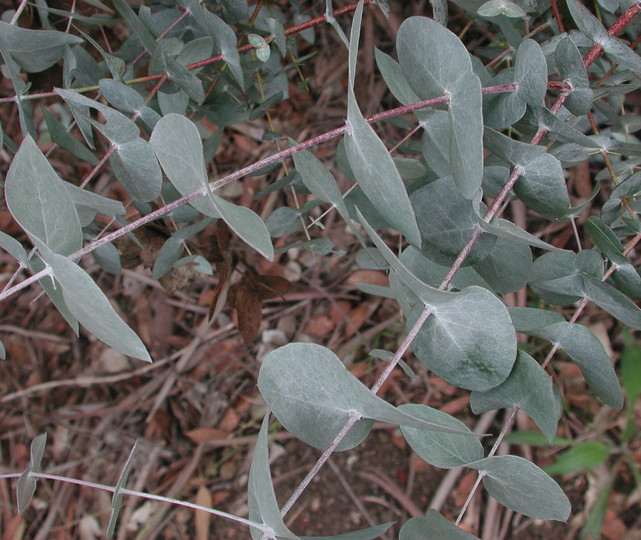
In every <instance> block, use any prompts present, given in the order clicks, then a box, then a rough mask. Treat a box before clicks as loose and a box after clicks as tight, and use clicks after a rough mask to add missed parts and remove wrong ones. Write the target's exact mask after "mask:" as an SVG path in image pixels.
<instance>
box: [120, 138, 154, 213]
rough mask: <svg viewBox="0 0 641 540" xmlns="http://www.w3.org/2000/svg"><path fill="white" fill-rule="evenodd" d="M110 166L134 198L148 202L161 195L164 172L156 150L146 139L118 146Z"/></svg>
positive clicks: (137, 139)
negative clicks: (159, 163)
mask: <svg viewBox="0 0 641 540" xmlns="http://www.w3.org/2000/svg"><path fill="white" fill-rule="evenodd" d="M109 164H110V165H111V167H112V169H113V171H114V174H115V175H116V177H117V178H118V180H120V181H121V182H122V185H123V186H124V187H125V189H126V190H127V193H129V195H131V197H132V198H134V199H136V200H139V201H143V202H148V201H153V200H154V199H155V198H156V197H158V195H160V191H161V190H162V172H161V170H160V166H159V165H158V160H157V159H156V155H155V153H154V150H153V149H152V147H151V146H150V144H149V143H148V142H147V141H145V140H144V139H141V138H136V139H134V140H133V141H129V142H126V143H123V144H118V145H117V146H116V150H115V151H114V152H113V153H112V154H111V157H110V158H109Z"/></svg>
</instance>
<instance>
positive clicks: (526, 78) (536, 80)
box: [514, 39, 548, 107]
mask: <svg viewBox="0 0 641 540" xmlns="http://www.w3.org/2000/svg"><path fill="white" fill-rule="evenodd" d="M547 75H548V69H547V64H546V62H545V56H544V54H543V51H542V50H541V46H540V45H539V44H538V43H537V42H536V41H534V40H533V39H526V40H525V41H524V42H523V43H521V45H519V48H518V50H517V51H516V66H515V71H514V76H515V82H516V84H517V87H516V93H517V94H518V95H519V96H520V97H521V98H522V99H523V100H524V101H525V102H526V103H527V104H528V105H530V106H532V107H540V106H541V105H542V104H543V98H544V97H545V93H546V91H547Z"/></svg>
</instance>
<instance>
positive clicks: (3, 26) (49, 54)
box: [0, 21, 82, 73]
mask: <svg viewBox="0 0 641 540" xmlns="http://www.w3.org/2000/svg"><path fill="white" fill-rule="evenodd" d="M0 34H2V35H3V38H4V39H5V40H6V43H7V46H8V49H9V53H10V54H11V57H12V58H13V59H14V60H15V61H16V62H17V63H18V64H19V65H20V67H21V68H22V69H23V70H24V71H27V72H29V73H37V72H39V71H44V70H45V69H47V68H49V67H51V66H53V65H54V64H55V63H56V62H57V61H58V60H60V59H61V58H62V57H63V56H64V54H65V47H67V46H72V45H78V44H80V43H82V38H80V37H78V36H74V35H72V34H68V33H65V32H57V31H54V30H28V29H26V28H21V27H19V26H17V25H11V24H9V23H6V22H4V21H0Z"/></svg>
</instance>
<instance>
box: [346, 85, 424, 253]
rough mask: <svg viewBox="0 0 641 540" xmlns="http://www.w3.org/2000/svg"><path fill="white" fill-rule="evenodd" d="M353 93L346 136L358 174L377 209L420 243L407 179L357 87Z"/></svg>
mask: <svg viewBox="0 0 641 540" xmlns="http://www.w3.org/2000/svg"><path fill="white" fill-rule="evenodd" d="M349 96H350V97H349V106H348V112H347V121H348V122H349V124H350V126H351V132H350V133H349V134H348V135H347V137H346V138H345V149H346V151H347V159H348V160H349V164H350V167H351V169H352V171H353V173H354V176H355V177H356V180H357V181H358V184H359V186H360V188H361V189H362V190H363V193H365V195H366V196H367V197H368V198H369V200H370V201H371V202H372V204H373V205H374V207H375V208H376V210H378V211H379V212H380V213H381V215H382V216H383V217H384V218H385V219H386V220H387V221H388V222H389V223H390V224H391V225H393V226H394V227H395V228H396V229H397V230H398V231H399V232H400V233H402V234H403V236H405V238H407V240H408V241H409V242H411V243H413V244H416V245H418V244H419V243H420V233H419V230H418V225H417V224H416V216H415V215H414V209H413V208H412V205H411V204H410V199H409V196H408V195H407V191H406V190H405V184H404V183H403V179H402V178H401V176H400V175H399V174H398V170H397V169H396V166H395V165H394V160H393V159H392V157H391V156H390V155H389V152H388V151H387V148H386V147H385V145H384V144H383V141H381V140H380V139H379V138H378V135H376V133H375V132H374V130H373V129H372V127H371V126H370V125H369V124H368V123H367V122H366V120H365V119H364V118H363V116H362V114H361V111H360V110H359V108H358V104H357V103H356V97H355V96H354V93H353V90H351V91H350V94H349Z"/></svg>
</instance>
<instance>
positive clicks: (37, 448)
mask: <svg viewBox="0 0 641 540" xmlns="http://www.w3.org/2000/svg"><path fill="white" fill-rule="evenodd" d="M46 443H47V434H46V433H42V434H40V435H38V436H37V437H36V438H35V439H34V440H33V441H31V461H30V462H29V467H28V468H27V470H26V471H24V472H23V473H22V474H21V475H20V477H19V478H18V482H17V485H16V495H17V502H18V513H19V514H22V513H23V512H24V511H25V508H26V507H27V505H28V504H29V501H31V497H33V494H34V493H35V492H36V484H37V481H38V480H37V479H36V478H33V477H32V476H31V473H37V472H40V469H41V465H40V462H41V461H42V456H43V455H44V451H45V444H46Z"/></svg>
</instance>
